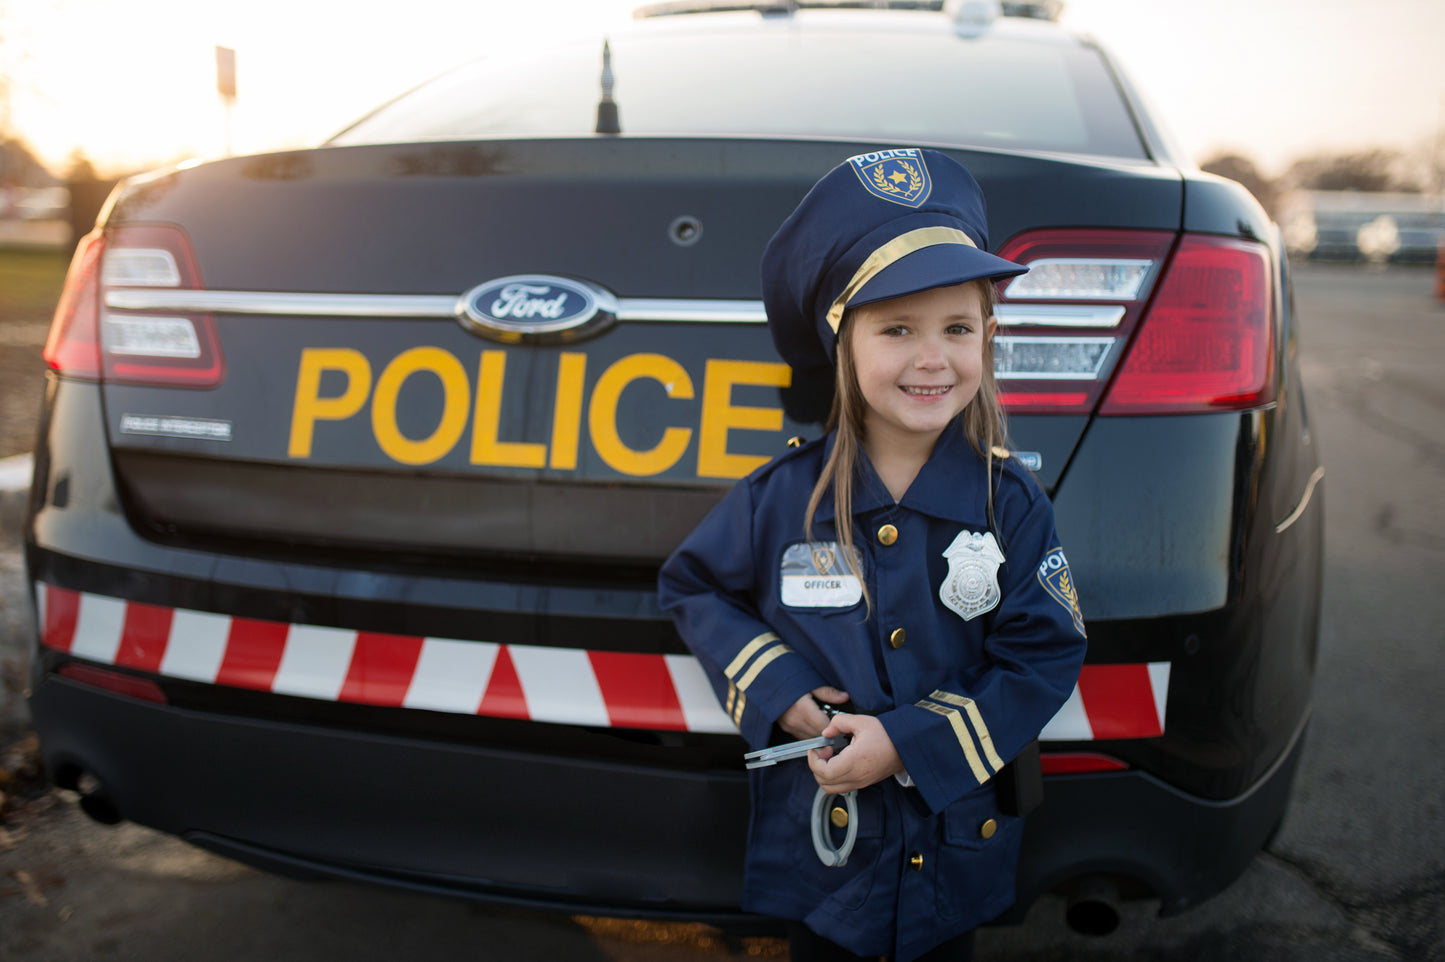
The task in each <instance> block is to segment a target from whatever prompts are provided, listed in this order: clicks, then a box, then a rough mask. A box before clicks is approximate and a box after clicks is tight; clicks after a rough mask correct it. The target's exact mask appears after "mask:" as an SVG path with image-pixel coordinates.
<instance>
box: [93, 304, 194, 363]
mask: <svg viewBox="0 0 1445 962" xmlns="http://www.w3.org/2000/svg"><path fill="white" fill-rule="evenodd" d="M100 339H101V344H103V345H104V347H105V352H106V353H107V354H121V355H126V356H130V357H183V358H198V357H200V356H201V342H200V339H199V338H197V337H196V328H195V326H194V325H193V324H191V322H190V321H189V320H187V319H186V318H184V317H147V316H143V315H136V316H125V317H123V316H120V315H117V314H106V315H105V317H104V318H103V320H102V322H101V333H100Z"/></svg>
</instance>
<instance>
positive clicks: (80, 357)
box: [45, 225, 225, 387]
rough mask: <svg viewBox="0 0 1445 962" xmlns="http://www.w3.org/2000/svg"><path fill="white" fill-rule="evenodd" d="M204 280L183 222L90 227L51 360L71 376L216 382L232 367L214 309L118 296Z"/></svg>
mask: <svg viewBox="0 0 1445 962" xmlns="http://www.w3.org/2000/svg"><path fill="white" fill-rule="evenodd" d="M200 287H201V277H200V272H199V271H198V270H197V269H196V263H195V256H194V255H193V254H192V252H191V244H190V240H189V239H188V238H187V237H186V235H185V233H184V232H182V231H181V230H180V229H178V228H175V227H168V226H162V225H147V226H124V227H117V228H113V229H111V230H109V231H107V232H105V233H104V234H102V233H100V232H99V231H97V232H95V233H92V234H89V235H87V236H86V237H85V238H84V239H83V240H82V241H81V243H80V246H79V247H78V248H77V250H76V253H75V258H74V259H73V260H72V261H71V267H70V273H69V274H68V275H67V276H66V280H65V288H64V290H63V291H62V293H61V298H60V304H59V306H58V307H57V308H56V311H55V320H54V322H53V323H52V324H51V328H50V337H49V339H48V341H47V343H46V346H45V360H46V363H48V364H49V365H50V367H51V368H52V369H53V370H55V371H56V372H58V373H60V374H63V375H65V376H67V377H79V378H87V379H92V380H93V379H103V380H106V381H118V382H129V383H140V384H158V385H165V386H174V387H213V386H215V385H217V384H219V383H220V382H221V378H222V376H223V374H224V370H225V366H224V362H223V359H222V355H221V348H220V340H219V339H218V338H217V336H216V325H215V321H214V320H213V319H212V318H211V316H210V315H208V314H195V313H189V312H185V311H175V310H168V309H167V310H153V309H145V310H137V309H130V308H127V307H124V306H122V305H120V304H115V303H112V302H113V301H116V300H117V299H118V298H121V297H123V296H124V295H125V294H127V293H134V292H137V291H140V292H146V291H155V290H162V291H163V290H165V289H172V290H177V289H179V290H197V289H199V288H200Z"/></svg>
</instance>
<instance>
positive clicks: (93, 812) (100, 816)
mask: <svg viewBox="0 0 1445 962" xmlns="http://www.w3.org/2000/svg"><path fill="white" fill-rule="evenodd" d="M75 790H76V791H77V792H79V793H80V810H81V811H82V812H84V813H85V814H87V815H89V816H90V817H91V818H92V819H94V820H95V821H97V822H99V823H100V824H102V825H119V824H120V823H121V821H122V819H121V817H120V809H119V808H117V807H116V804H115V800H114V799H112V798H111V797H110V793H109V792H107V791H106V789H105V783H104V782H102V781H101V780H100V779H99V778H97V777H96V776H95V774H94V773H92V772H87V771H82V772H81V773H80V774H79V775H78V776H77V777H76V779H75Z"/></svg>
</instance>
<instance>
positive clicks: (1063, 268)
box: [994, 229, 1174, 414]
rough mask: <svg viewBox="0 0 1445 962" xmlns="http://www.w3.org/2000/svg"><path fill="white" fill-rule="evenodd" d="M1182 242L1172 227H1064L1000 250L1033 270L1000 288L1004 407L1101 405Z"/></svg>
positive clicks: (999, 369)
mask: <svg viewBox="0 0 1445 962" xmlns="http://www.w3.org/2000/svg"><path fill="white" fill-rule="evenodd" d="M1173 242H1174V235H1173V234H1172V233H1169V232H1166V231H1123V230H1072V229H1058V230H1044V231H1032V232H1029V233H1026V234H1020V235H1019V236H1017V237H1014V238H1012V239H1011V240H1010V241H1009V242H1008V243H1006V244H1005V245H1004V246H1003V247H1002V248H1001V249H1000V250H999V254H1000V256H1003V257H1007V258H1008V259H1010V260H1013V261H1018V262H1019V263H1021V264H1027V265H1029V267H1030V270H1029V273H1027V274H1024V275H1022V276H1020V277H1017V278H1014V279H1013V280H1011V281H1009V282H1008V283H1007V284H1006V285H1005V286H1004V287H1003V288H1002V290H1001V291H1000V292H999V303H998V308H997V315H998V319H999V330H998V333H997V334H996V335H995V336H994V372H995V374H996V375H997V377H998V382H999V397H1000V400H1001V401H1002V402H1003V405H1004V407H1005V408H1007V409H1008V410H1009V411H1010V412H1012V413H1015V414H1035V413H1038V414H1066V413H1070V414H1071V413H1080V414H1083V413H1088V412H1090V411H1092V410H1093V409H1094V406H1095V404H1097V403H1098V400H1099V396H1100V395H1101V394H1102V393H1103V390H1104V385H1105V384H1106V383H1107V382H1108V378H1109V374H1110V373H1111V372H1112V370H1113V369H1114V366H1115V364H1117V362H1118V356H1119V352H1120V350H1121V349H1122V346H1123V342H1124V340H1125V339H1126V337H1127V335H1128V332H1129V331H1130V330H1131V329H1132V328H1133V327H1134V325H1135V324H1136V323H1137V321H1138V319H1139V317H1140V316H1141V315H1142V313H1143V310H1144V305H1145V303H1146V302H1147V301H1148V298H1149V294H1150V292H1151V290H1152V289H1153V286H1154V283H1155V281H1156V280H1157V278H1158V276H1159V274H1160V271H1161V269H1162V268H1163V265H1164V261H1165V259H1166V257H1167V256H1168V253H1169V247H1170V245H1171V244H1172V243H1173Z"/></svg>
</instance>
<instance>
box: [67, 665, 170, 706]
mask: <svg viewBox="0 0 1445 962" xmlns="http://www.w3.org/2000/svg"><path fill="white" fill-rule="evenodd" d="M55 673H56V674H57V675H59V676H60V677H62V678H69V679H70V680H71V681H77V682H80V683H81V684H82V685H89V686H91V687H92V688H100V689H103V690H105V691H110V692H115V693H116V694H117V695H125V696H126V697H127V698H139V699H140V700H141V701H150V702H155V703H156V704H158V705H166V704H169V701H168V700H167V698H166V693H165V692H164V691H162V690H161V686H160V685H158V684H156V683H155V682H153V681H151V680H150V679H149V678H137V677H136V676H135V675H127V674H126V673H125V672H122V671H111V670H110V669H109V668H94V667H92V666H90V665H82V664H79V663H77V662H73V661H67V662H66V663H65V664H63V665H61V666H60V667H59V668H57V669H56V671H55Z"/></svg>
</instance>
